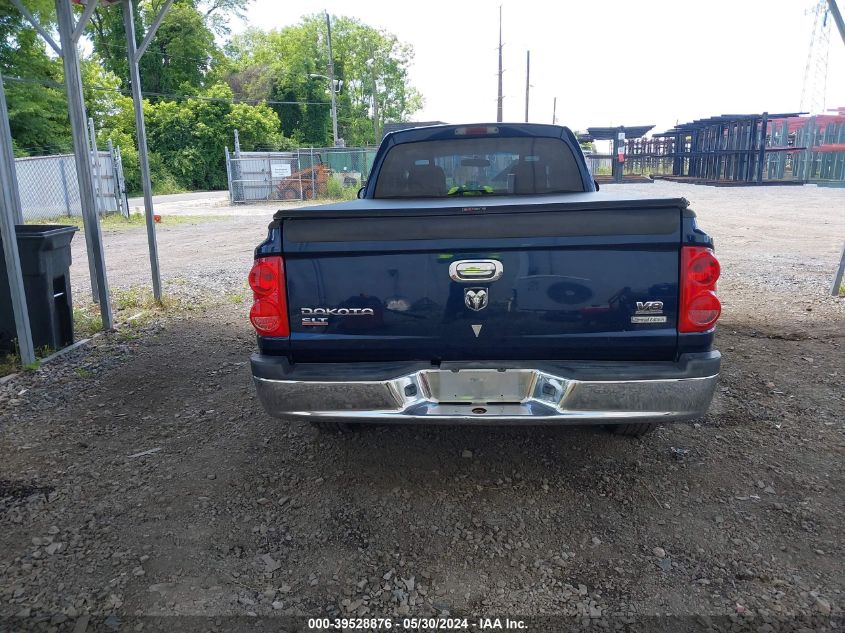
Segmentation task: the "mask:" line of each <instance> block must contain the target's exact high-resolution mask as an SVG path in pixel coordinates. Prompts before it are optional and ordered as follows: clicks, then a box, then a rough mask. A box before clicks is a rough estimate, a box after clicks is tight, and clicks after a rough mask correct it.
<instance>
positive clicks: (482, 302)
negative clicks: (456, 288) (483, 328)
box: [464, 288, 487, 312]
mask: <svg viewBox="0 0 845 633" xmlns="http://www.w3.org/2000/svg"><path fill="white" fill-rule="evenodd" d="M464 303H465V304H466V306H467V307H468V308H469V309H470V310H475V311H476V312H478V311H479V310H483V309H484V308H486V307H487V288H466V289H465V290H464Z"/></svg>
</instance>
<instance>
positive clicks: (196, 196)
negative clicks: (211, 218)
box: [129, 191, 229, 207]
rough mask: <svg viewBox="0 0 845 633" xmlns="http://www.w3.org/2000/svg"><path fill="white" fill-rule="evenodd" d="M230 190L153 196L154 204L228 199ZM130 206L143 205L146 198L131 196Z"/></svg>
mask: <svg viewBox="0 0 845 633" xmlns="http://www.w3.org/2000/svg"><path fill="white" fill-rule="evenodd" d="M228 199H229V192H228V191H191V192H189V193H173V194H168V195H166V196H153V204H156V205H158V204H170V203H173V202H191V201H196V200H228ZM129 206H130V207H143V206H144V198H143V197H142V196H138V197H137V198H129Z"/></svg>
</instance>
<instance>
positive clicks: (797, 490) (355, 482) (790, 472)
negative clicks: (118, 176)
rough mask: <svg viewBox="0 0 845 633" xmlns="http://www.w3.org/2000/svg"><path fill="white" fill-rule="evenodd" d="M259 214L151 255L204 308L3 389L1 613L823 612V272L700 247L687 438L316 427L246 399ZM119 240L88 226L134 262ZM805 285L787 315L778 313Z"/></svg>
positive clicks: (598, 617) (828, 465)
mask: <svg viewBox="0 0 845 633" xmlns="http://www.w3.org/2000/svg"><path fill="white" fill-rule="evenodd" d="M655 186H656V185H655ZM699 190H700V189H698V188H696V191H699ZM732 193H733V192H732V191H731V192H724V193H723V194H722V195H726V196H727V195H730V194H732ZM731 217H733V216H731ZM250 222H251V221H249V222H248V221H246V220H245V221H244V222H243V223H240V224H239V223H234V222H233V224H232V227H231V228H232V231H231V232H230V233H227V234H226V235H227V240H220V239H218V243H216V245H215V246H214V248H215V249H216V251H215V252H216V255H214V256H212V255H210V254H208V251H209V250H210V249H211V246H209V245H206V246H203V244H204V243H205V242H204V240H209V241H210V240H212V239H213V237H214V236H215V235H218V232H219V231H220V228H221V226H223V225H225V224H226V223H220V222H217V223H214V224H213V225H212V226H210V227H208V228H207V229H201V230H199V231H197V232H191V233H190V235H188V234H187V233H186V234H174V235H173V236H171V238H172V239H173V240H174V243H176V242H181V243H185V240H187V244H188V246H186V247H185V248H187V249H188V250H187V251H186V252H184V253H182V254H181V255H180V256H179V259H178V260H177V259H171V260H169V263H168V264H167V266H163V269H164V270H166V271H169V272H167V273H166V275H167V278H166V279H167V282H168V283H169V284H171V286H170V287H171V289H172V290H173V291H174V292H176V291H177V288H182V289H183V292H184V293H186V296H190V293H192V292H200V293H201V292H206V291H208V290H212V291H213V292H214V295H213V296H214V297H215V298H216V301H214V302H213V307H201V308H198V309H197V310H195V311H193V312H190V313H184V312H180V313H178V314H176V315H174V316H168V317H166V318H165V317H163V316H157V317H156V318H155V319H152V320H151V321H149V322H146V323H144V324H143V325H142V326H139V327H138V328H137V329H136V330H134V331H133V332H132V333H131V335H128V334H127V333H123V334H118V335H111V336H108V337H100V338H98V339H97V340H96V341H95V342H94V344H93V346H92V347H91V348H87V349H83V350H77V351H75V352H72V353H70V354H68V355H67V357H65V358H63V359H61V360H59V361H56V362H55V364H51V365H49V366H47V367H44V368H42V369H40V370H38V371H36V372H34V373H31V374H25V375H21V376H20V377H18V378H15V379H14V380H13V381H10V382H8V383H6V384H4V385H2V386H0V455H2V456H3V458H2V461H0V480H2V481H3V482H15V483H14V485H15V486H21V485H24V484H25V486H27V487H28V488H26V490H25V491H31V494H23V492H21V493H20V494H19V493H15V494H7V493H4V492H3V490H4V488H2V487H1V486H0V616H6V617H11V618H13V619H12V620H8V621H13V622H14V623H15V626H16V627H18V628H23V627H24V626H27V627H29V626H32V627H41V628H45V629H46V628H49V626H54V627H56V629H57V630H68V631H70V630H73V628H74V626H76V625H77V623H78V622H79V621H80V618H82V617H84V614H88V615H90V616H91V617H92V618H94V619H96V621H97V622H99V623H100V624H102V625H103V626H105V627H106V628H108V620H106V619H107V618H114V619H113V620H111V624H115V623H117V624H118V628H119V625H120V623H121V622H122V623H131V622H132V619H133V618H135V617H140V616H164V617H172V616H176V615H179V616H204V618H205V616H218V617H224V616H238V617H244V618H249V619H247V620H231V621H230V620H216V621H214V620H208V619H200V620H198V622H199V623H200V625H201V626H200V628H202V625H203V624H208V623H209V622H210V621H211V622H217V624H216V625H215V626H217V628H226V627H227V625H228V624H232V623H233V622H238V623H241V624H243V625H244V626H245V627H246V626H248V625H249V626H252V625H251V624H249V623H254V622H255V620H254V619H253V618H252V616H251V614H253V615H255V616H258V617H259V618H261V617H267V618H268V619H266V620H265V622H274V621H276V620H274V619H272V618H269V617H268V616H274V617H275V616H279V615H285V614H287V615H302V614H307V615H310V616H315V615H325V616H335V615H347V616H348V615H389V616H395V617H401V616H403V615H405V614H412V615H444V614H451V615H467V616H478V615H499V616H504V615H516V614H519V615H524V616H538V617H540V616H542V615H543V614H556V615H561V616H568V617H569V618H572V619H570V620H567V622H570V623H580V622H582V620H580V619H577V618H586V619H587V620H584V621H588V620H589V621H592V622H595V623H596V626H599V623H601V622H605V624H606V625H607V626H616V625H619V624H620V623H624V622H626V621H629V620H630V621H632V622H633V623H635V624H636V623H640V624H643V623H644V624H643V626H644V627H645V628H646V629H653V627H652V625H655V624H656V623H660V624H661V626H664V628H665V627H666V626H669V628H670V629H674V630H678V629H686V630H688V629H690V628H694V627H693V625H695V626H698V624H700V623H701V622H705V624H706V623H708V622H709V624H706V626H711V628H712V627H715V628H714V629H713V630H754V631H758V630H759V631H792V630H797V629H798V628H800V627H802V626H803V627H806V628H808V629H810V630H821V629H822V627H827V628H828V630H835V627H836V626H839V625H840V624H841V614H842V605H843V590H845V574H843V566H842V560H843V559H845V546H843V540H842V529H841V526H842V525H843V524H845V509H844V508H843V503H842V499H843V497H842V490H843V488H845V472H844V471H843V463H845V462H843V453H844V452H845V381H844V380H843V362H842V359H843V349H842V346H843V335H845V327H843V323H844V322H845V321H843V308H842V306H843V302H842V301H841V300H835V299H830V298H826V297H825V296H824V294H823V292H822V291H820V286H821V281H822V280H823V275H822V273H821V268H819V270H816V269H815V267H814V266H815V264H813V263H812V262H810V263H809V264H807V266H804V267H801V265H800V264H799V263H796V264H795V265H796V266H797V268H795V272H794V279H795V280H797V281H796V283H795V284H789V285H788V286H787V285H782V284H780V283H772V284H769V285H760V284H759V283H758V278H757V277H755V274H753V273H754V271H755V270H756V268H753V266H757V263H753V266H752V264H751V262H759V261H760V260H759V258H754V257H753V256H750V255H749V256H748V257H746V255H745V254H743V253H742V252H740V251H741V249H732V248H730V247H727V246H726V245H725V242H726V240H720V238H719V234H718V232H717V233H716V237H717V241H720V243H721V244H722V245H725V247H724V248H723V249H722V252H723V253H724V258H723V265H724V266H725V268H726V269H728V268H729V267H733V272H731V273H729V275H728V280H727V282H726V283H725V284H724V285H723V287H722V288H721V293H722V296H723V297H724V299H725V302H726V305H727V309H726V313H725V316H724V318H723V320H722V321H721V323H720V327H719V330H718V335H717V347H718V348H719V349H720V350H721V351H722V352H723V354H724V364H723V368H724V370H723V374H722V379H721V382H720V387H719V391H718V394H717V397H716V400H715V402H714V406H713V408H712V410H711V412H710V413H709V414H708V415H707V416H706V417H705V418H704V419H702V420H699V421H697V422H696V423H694V424H681V425H674V426H671V427H666V428H663V429H660V430H659V431H658V432H656V433H654V434H652V435H651V436H649V437H647V438H646V439H644V440H641V441H636V440H629V439H625V438H619V437H614V436H611V435H608V434H606V433H605V432H603V431H601V430H599V429H567V428H560V429H555V428H551V429H548V428H441V427H407V428H396V427H375V426H374V427H370V428H365V429H364V430H362V431H361V432H359V433H354V434H350V435H337V436H333V435H321V434H318V433H317V432H316V431H314V430H313V429H311V428H310V427H309V426H308V425H304V424H299V423H287V422H280V421H277V420H273V419H271V418H269V417H268V416H266V415H265V414H264V413H263V412H262V411H261V408H260V406H259V404H258V402H257V400H256V397H255V394H254V390H253V388H252V385H251V381H250V373H249V367H248V364H247V359H248V356H249V354H250V352H251V351H253V349H254V339H253V334H252V331H251V330H250V329H249V327H248V324H247V322H246V319H245V311H246V306H245V303H243V302H242V301H241V300H237V301H236V300H235V298H236V296H235V295H237V294H238V292H239V289H240V288H242V284H243V276H242V275H243V274H245V271H246V268H247V267H248V265H249V264H248V257H245V256H244V253H247V254H248V252H249V251H248V249H246V248H245V247H244V243H246V242H249V243H250V244H253V245H254V243H255V242H257V241H258V240H259V239H260V238H261V235H260V231H258V230H257V228H256V226H255V224H254V223H252V224H250ZM704 225H705V226H706V228H708V229H710V228H711V227H710V225H709V224H707V223H704ZM172 230H173V231H179V230H181V229H178V228H174V229H172ZM206 231H207V232H206ZM165 235H167V233H166V232H165V231H162V239H160V240H159V245H160V247H162V250H163V252H164V251H165V247H167V244H168V240H169V239H171V238H166V239H165V238H164V236H165ZM129 238H130V236H129V234H128V233H127V232H121V233H120V234H119V235H108V236H107V240H114V242H113V243H118V244H124V246H126V248H125V249H124V250H125V251H131V248H130V245H129V243H128V242H126V240H129ZM218 238H219V236H218ZM191 240H193V241H191ZM808 244H810V245H811V247H812V248H811V250H812V249H813V248H815V246H813V245H814V244H815V242H813V241H812V240H810V241H809V242H808ZM111 248H112V251H111V252H116V251H115V249H114V248H113V247H111ZM167 248H168V250H169V247H167ZM761 248H762V247H761ZM821 252H822V251H820V250H813V253H814V255H812V256H813V257H815V256H816V255H817V254H818V253H821ZM130 255H131V254H130V253H125V254H121V255H120V257H123V256H126V257H130ZM823 256H824V258H825V262H824V263H825V266H826V265H827V263H828V262H827V259H826V258H828V255H827V253H826V251H824V255H823ZM191 257H193V258H194V263H195V265H193V266H190V265H189V261H188V260H189V259H190V258H191ZM792 257H794V260H791V261H793V263H794V262H800V259H801V256H800V254H793V255H792ZM807 257H808V258H809V257H810V255H807ZM819 257H821V255H819ZM726 260H727V262H728V263H727V264H726V263H725V262H726ZM808 261H809V260H808ZM792 265H793V264H790V266H792ZM743 266H748V267H749V268H748V269H747V272H748V274H747V275H746V274H745V273H743V268H742V267H743ZM780 270H782V269H780V268H777V267H771V268H770V273H769V274H772V275H774V274H775V273H777V272H778V271H780ZM135 274H139V273H137V271H136V272H127V273H126V277H125V281H126V283H127V285H131V280H132V279H133V277H132V275H135ZM78 277H80V275H77V278H78ZM82 277H83V278H84V275H82ZM180 279H181V280H183V281H182V282H180V281H179V280H180ZM118 285H119V284H118ZM796 289H797V291H800V292H799V295H800V297H801V301H802V302H805V303H802V302H799V304H798V305H797V306H792V307H786V308H784V309H783V310H782V311H780V312H778V311H772V310H774V308H773V306H777V305H781V302H782V301H783V297H785V296H788V295H789V293H790V292H795V291H796ZM230 295H232V296H231V300H229V299H227V297H229V296H230ZM206 296H207V295H206ZM811 297H812V298H811ZM757 299H759V300H757ZM755 300H757V301H755ZM203 301H205V300H202V301H200V297H199V295H198V298H197V304H198V305H207V304H203ZM783 305H787V304H783ZM807 307H811V308H812V310H810V311H808V310H806V308H807ZM80 369H83V370H84V371H79V370H80ZM467 451H469V452H470V453H471V457H465V456H464V455H469V453H467ZM3 485H5V484H3ZM10 485H12V484H10ZM15 490H18V488H15ZM45 491H46V494H45ZM666 614H671V615H673V616H676V617H677V618H678V619H676V620H671V619H667V617H666ZM16 615H17V616H19V617H15V616H16ZM658 616H659V619H658ZM691 616H696V618H710V619H709V620H695V621H693V620H692V619H691ZM2 622H3V621H2V620H0V629H2ZM53 622H55V623H54V624H51V623H53ZM92 622H94V620H92ZM164 622H165V623H169V624H167V625H169V626H171V630H172V626H173V622H179V623H180V624H179V626H182V627H183V628H185V629H187V628H189V627H188V622H189V621H188V620H178V621H176V620H172V619H170V620H164ZM138 624H143V623H138ZM675 624H677V626H674V625H675ZM42 625H43V626H42ZM670 625H671V626H670ZM127 626H128V625H127ZM151 627H152V625H148V626H147V628H146V629H144V630H149V628H151ZM165 628H166V626H165ZM533 630H539V629H538V628H535V629H533ZM555 630H560V629H555Z"/></svg>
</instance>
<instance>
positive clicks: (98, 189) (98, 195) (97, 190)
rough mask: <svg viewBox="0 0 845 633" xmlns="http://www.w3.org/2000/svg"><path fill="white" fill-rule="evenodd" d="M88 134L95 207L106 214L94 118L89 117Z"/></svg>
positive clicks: (100, 212) (101, 213)
mask: <svg viewBox="0 0 845 633" xmlns="http://www.w3.org/2000/svg"><path fill="white" fill-rule="evenodd" d="M88 135H89V136H90V137H91V141H90V143H91V157H92V160H93V163H92V165H93V171H94V207H95V208H96V209H97V213H99V214H100V215H104V214H105V212H106V204H105V201H104V200H103V179H102V177H101V176H100V153H99V152H98V151H97V133H96V131H95V130H94V119H92V118H91V117H88Z"/></svg>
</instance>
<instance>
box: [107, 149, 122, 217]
mask: <svg viewBox="0 0 845 633" xmlns="http://www.w3.org/2000/svg"><path fill="white" fill-rule="evenodd" d="M106 147H107V148H108V152H109V160H111V177H112V181H113V182H114V204H115V207H117V212H118V213H120V214H121V215H124V216H125V215H126V214H125V213H123V200H121V196H120V179H119V178H118V176H117V157H116V156H115V153H114V143H112V140H111V139H109V140H108V141H107V142H106Z"/></svg>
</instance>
